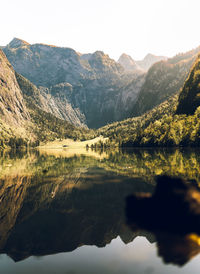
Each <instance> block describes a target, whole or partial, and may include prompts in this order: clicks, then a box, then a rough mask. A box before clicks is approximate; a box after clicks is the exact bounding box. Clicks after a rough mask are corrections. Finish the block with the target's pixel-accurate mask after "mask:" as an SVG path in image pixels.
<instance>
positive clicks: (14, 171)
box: [0, 150, 200, 261]
mask: <svg viewBox="0 0 200 274" xmlns="http://www.w3.org/2000/svg"><path fill="white" fill-rule="evenodd" d="M199 162H200V161H199V156H198V155H197V153H195V152H192V153H189V152H188V153H183V152H180V151H177V150H175V151H171V152H165V151H163V152H162V151H156V150H155V151H151V150H136V151H135V152H134V153H131V154H127V153H117V154H114V153H112V154H110V155H108V156H107V157H106V158H103V159H102V158H100V159H98V158H92V157H87V156H84V155H82V156H70V157H69V158H67V157H65V158H62V157H55V156H53V155H48V156H47V155H45V154H44V155H42V154H41V155H39V154H37V153H36V154H31V155H24V156H23V155H21V156H20V157H16V156H14V155H12V157H9V156H6V157H3V158H1V160H0V166H1V167H2V172H1V175H0V199H1V203H0V220H1V222H0V252H1V253H7V254H9V256H10V257H12V258H13V259H14V260H15V261H19V260H23V259H25V258H27V257H28V256H31V255H38V256H40V255H46V254H53V253H57V252H67V251H72V250H75V249H76V248H77V247H79V246H82V245H96V246H98V247H103V246H105V245H106V244H108V243H110V242H111V240H112V239H114V238H116V237H117V236H120V237H121V239H122V240H123V241H124V243H129V242H131V241H133V239H134V238H135V237H137V236H141V235H143V236H145V237H146V238H147V239H148V240H149V241H150V242H153V241H154V236H153V235H152V233H149V232H144V231H141V230H140V229H136V228H135V229H134V230H131V229H129V228H128V227H127V226H126V225H125V220H124V206H125V204H124V199H125V197H126V196H128V195H129V194H131V193H133V192H152V191H153V188H154V186H153V185H152V184H151V182H153V178H154V176H155V175H156V174H158V173H164V172H166V173H168V174H170V172H171V174H172V175H174V174H175V173H178V174H179V173H181V174H182V176H185V177H187V178H189V179H195V178H197V177H198V176H199V175H198V168H199ZM180 167H181V168H180ZM133 178H134V179H133ZM149 182H150V183H149ZM156 238H157V240H158V245H161V246H163V245H162V240H160V237H158V235H156ZM193 240H194V238H193ZM173 242H175V241H174V240H173ZM159 250H160V252H161V250H162V252H161V253H162V254H164V253H165V252H164V251H163V250H165V249H163V248H162V249H161V248H159ZM193 250H194V249H193ZM196 250H197V249H196ZM170 252H171V251H170ZM166 254H167V252H166ZM171 254H173V253H172V252H171ZM188 257H190V255H189V256H188ZM165 258H166V255H165ZM166 261H167V259H166Z"/></svg>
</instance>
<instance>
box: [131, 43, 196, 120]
mask: <svg viewBox="0 0 200 274" xmlns="http://www.w3.org/2000/svg"><path fill="white" fill-rule="evenodd" d="M199 50H200V48H197V49H195V50H193V51H190V52H187V53H185V54H179V55H177V56H175V57H173V58H171V59H168V60H167V61H161V62H158V63H156V64H154V65H153V66H152V67H151V68H150V69H149V71H148V73H147V75H146V79H145V82H144V85H143V86H142V88H141V90H140V92H139V94H138V98H137V100H136V102H135V105H134V106H133V110H132V114H133V116H138V115H141V114H143V113H144V112H146V111H148V110H150V109H152V108H153V107H155V106H156V105H159V104H160V103H162V102H163V101H165V100H166V99H168V98H169V97H170V96H171V95H173V94H175V93H177V92H178V91H179V90H180V88H181V87H182V86H183V84H184V81H185V79H186V77H187V75H188V73H189V71H190V68H191V66H192V64H193V62H194V60H195V58H196V56H197V54H198V52H199Z"/></svg>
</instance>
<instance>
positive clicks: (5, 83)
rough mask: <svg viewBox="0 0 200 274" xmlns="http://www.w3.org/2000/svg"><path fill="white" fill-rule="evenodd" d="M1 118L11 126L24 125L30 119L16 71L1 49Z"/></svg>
mask: <svg viewBox="0 0 200 274" xmlns="http://www.w3.org/2000/svg"><path fill="white" fill-rule="evenodd" d="M0 114H1V115H0V118H1V120H3V121H4V122H6V123H7V124H8V125H10V126H22V125H23V124H24V123H25V122H26V121H29V118H30V117H29V114H28V111H27V109H26V106H25V103H24V100H23V96H22V92H21V90H20V88H19V85H18V83H17V80H16V77H15V72H14V70H13V68H12V66H11V65H10V63H9V62H8V60H7V58H6V56H5V54H4V53H3V52H2V50H0Z"/></svg>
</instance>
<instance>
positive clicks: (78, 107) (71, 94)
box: [3, 38, 141, 128]
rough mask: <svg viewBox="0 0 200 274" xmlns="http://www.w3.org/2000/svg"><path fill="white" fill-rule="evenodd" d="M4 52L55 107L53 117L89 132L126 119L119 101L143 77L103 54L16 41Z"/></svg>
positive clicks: (18, 70)
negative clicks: (86, 127)
mask: <svg viewBox="0 0 200 274" xmlns="http://www.w3.org/2000/svg"><path fill="white" fill-rule="evenodd" d="M3 50H4V52H5V54H6V56H7V58H8V60H9V61H10V62H11V64H12V65H13V67H14V69H15V70H16V72H17V73H19V74H21V75H22V76H24V77H25V78H27V79H28V80H29V81H31V82H32V83H33V84H35V85H36V86H37V88H38V89H40V93H41V95H42V96H43V97H44V98H46V100H47V101H46V102H47V103H46V105H49V104H50V105H51V106H52V107H51V110H50V109H49V110H48V111H49V112H50V113H53V114H54V115H56V116H57V117H59V118H62V119H66V120H70V121H71V122H72V123H73V124H75V125H77V124H79V125H80V124H81V123H85V124H86V125H87V126H88V127H90V128H97V127H100V126H102V125H105V124H107V123H110V122H113V121H116V119H123V117H124V114H123V113H121V110H119V109H118V108H117V106H118V105H119V104H117V105H116V101H118V98H119V97H120V96H121V93H122V92H123V94H124V93H125V87H126V86H128V85H129V84H130V83H131V82H133V81H137V80H136V78H137V77H140V74H138V73H134V72H126V71H125V69H124V68H123V67H122V66H121V65H120V64H119V63H117V62H115V61H114V60H113V59H111V58H110V57H109V56H108V55H107V54H104V53H103V52H102V51H96V52H95V53H93V54H80V53H77V52H76V51H74V50H73V49H70V48H59V47H55V46H50V45H44V44H34V45H30V44H29V43H27V42H24V41H23V40H20V39H17V38H15V39H13V40H12V41H11V42H10V43H9V44H8V45H7V46H6V47H4V48H3ZM140 82H141V81H140V78H139V83H140ZM133 90H134V92H133V98H131V94H130V92H129V99H130V100H131V102H132V103H133V102H134V101H135V93H136V92H138V91H139V89H138V88H137V89H135V86H133ZM129 91H130V88H129ZM66 105H67V106H68V107H66ZM120 107H123V104H122V105H121V106H120ZM46 110H47V107H46ZM54 110H55V111H54ZM120 113H121V114H122V115H121V116H120ZM70 116H73V117H76V119H72V118H69V117H70ZM67 117H68V118H69V119H68V118H67ZM78 119H79V121H78ZM74 122H75V123H74Z"/></svg>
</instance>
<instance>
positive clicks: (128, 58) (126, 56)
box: [118, 53, 134, 63]
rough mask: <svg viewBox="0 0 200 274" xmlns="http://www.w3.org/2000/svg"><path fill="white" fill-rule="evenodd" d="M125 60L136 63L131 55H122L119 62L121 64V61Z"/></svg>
mask: <svg viewBox="0 0 200 274" xmlns="http://www.w3.org/2000/svg"><path fill="white" fill-rule="evenodd" d="M125 59H127V60H130V61H133V62H134V60H133V58H132V57H131V56H130V55H128V54H126V53H122V55H121V56H120V57H119V60H118V62H119V63H120V61H121V60H125Z"/></svg>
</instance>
